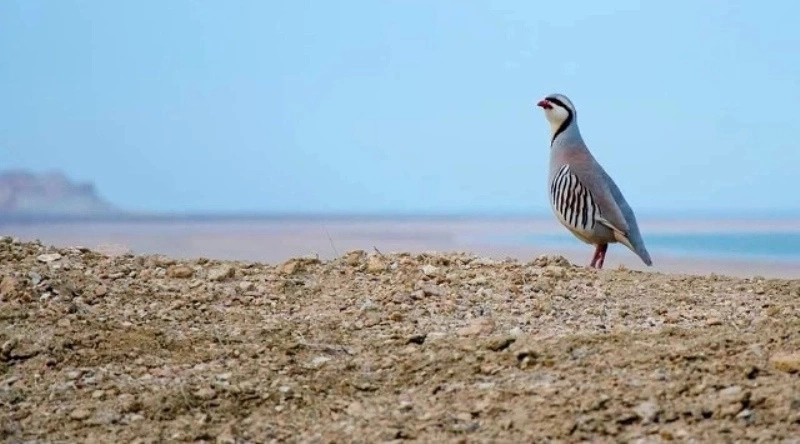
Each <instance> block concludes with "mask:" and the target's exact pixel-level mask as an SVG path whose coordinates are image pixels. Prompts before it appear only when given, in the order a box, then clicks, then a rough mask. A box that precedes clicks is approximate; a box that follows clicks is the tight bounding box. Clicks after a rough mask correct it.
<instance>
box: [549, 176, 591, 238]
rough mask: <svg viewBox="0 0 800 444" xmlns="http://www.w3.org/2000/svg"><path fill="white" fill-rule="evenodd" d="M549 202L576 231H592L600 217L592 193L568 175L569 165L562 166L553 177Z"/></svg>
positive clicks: (576, 178)
mask: <svg viewBox="0 0 800 444" xmlns="http://www.w3.org/2000/svg"><path fill="white" fill-rule="evenodd" d="M550 202H551V203H552V204H553V208H554V209H555V211H557V212H558V214H559V215H560V216H561V218H562V219H564V221H565V222H566V223H567V224H568V225H569V226H570V227H571V228H573V229H576V230H593V229H594V227H595V225H596V224H597V218H598V217H601V215H600V208H599V207H598V206H597V204H596V203H595V200H594V198H593V197H592V193H591V192H590V191H589V189H588V188H586V187H585V186H583V184H581V182H580V181H579V180H578V177H577V176H575V175H574V174H572V173H570V171H569V165H564V166H562V167H561V168H560V169H559V170H558V172H556V174H555V176H553V180H552V182H551V183H550Z"/></svg>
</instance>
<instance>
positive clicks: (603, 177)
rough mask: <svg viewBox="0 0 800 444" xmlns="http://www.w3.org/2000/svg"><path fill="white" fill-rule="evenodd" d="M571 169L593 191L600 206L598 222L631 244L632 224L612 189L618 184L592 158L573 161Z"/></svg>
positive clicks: (616, 236) (624, 242) (615, 235)
mask: <svg viewBox="0 0 800 444" xmlns="http://www.w3.org/2000/svg"><path fill="white" fill-rule="evenodd" d="M569 170H570V172H571V173H573V174H574V175H575V176H577V177H578V180H579V181H580V182H581V184H583V186H585V187H586V188H588V189H589V191H590V192H591V193H592V197H593V198H594V200H595V202H596V203H597V206H598V207H599V208H600V217H598V219H597V220H598V222H600V223H601V224H603V225H605V226H607V227H608V228H610V229H611V230H612V231H613V232H614V237H615V238H616V239H617V240H618V241H620V242H622V243H623V244H629V243H630V242H629V241H628V233H629V232H630V226H629V225H628V221H627V220H626V218H625V215H624V214H623V212H622V209H621V208H620V206H619V204H618V203H617V200H616V199H615V198H614V194H613V193H612V191H611V188H612V187H616V185H614V183H613V181H612V180H611V178H610V177H609V176H608V174H606V172H605V171H604V170H603V168H602V167H601V166H600V165H599V164H598V163H597V162H595V161H594V159H592V158H585V159H575V160H574V161H571V162H570V167H569ZM631 248H633V247H631Z"/></svg>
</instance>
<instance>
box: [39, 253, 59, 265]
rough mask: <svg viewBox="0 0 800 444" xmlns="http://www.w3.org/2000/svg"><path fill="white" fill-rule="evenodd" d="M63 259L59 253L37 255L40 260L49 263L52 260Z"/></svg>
mask: <svg viewBox="0 0 800 444" xmlns="http://www.w3.org/2000/svg"><path fill="white" fill-rule="evenodd" d="M59 259H61V254H59V253H47V254H40V255H38V256H36V260H37V261H39V262H43V263H45V264H49V263H51V262H55V261H57V260H59Z"/></svg>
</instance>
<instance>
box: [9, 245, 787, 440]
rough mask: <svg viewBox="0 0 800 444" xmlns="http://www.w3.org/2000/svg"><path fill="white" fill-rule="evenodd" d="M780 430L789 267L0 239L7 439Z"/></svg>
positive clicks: (781, 434)
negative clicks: (687, 267) (772, 271)
mask: <svg viewBox="0 0 800 444" xmlns="http://www.w3.org/2000/svg"><path fill="white" fill-rule="evenodd" d="M797 436H800V281H797V280H794V281H790V280H778V279H764V278H760V277H753V278H748V279H738V278H728V277H724V276H716V275H711V276H690V275H665V274H659V273H643V272H634V271H628V270H624V269H616V270H602V271H599V272H598V271H595V270H588V269H585V268H583V267H580V266H574V265H572V264H570V263H569V262H567V261H566V260H565V259H564V258H561V257H540V258H536V259H535V260H532V261H530V262H519V261H514V260H506V261H497V260H491V259H485V258H479V257H475V256H472V255H469V254H464V253H441V254H440V253H429V254H415V255H411V254H381V253H378V252H363V251H354V252H347V253H346V254H344V255H342V256H341V257H340V258H338V259H335V260H331V261H320V260H318V259H316V258H313V257H304V258H295V259H292V260H290V261H287V262H285V263H282V264H260V263H245V262H231V261H217V260H213V259H206V258H198V259H196V260H176V259H170V258H167V257H163V256H137V255H133V254H131V253H129V252H124V251H120V252H118V253H117V254H114V255H107V254H104V253H102V252H98V251H90V250H87V249H84V248H66V249H56V248H52V247H49V246H45V245H41V244H39V243H22V242H18V241H15V240H12V239H10V238H0V439H2V440H3V441H10V442H17V441H48V442H52V441H69V442H94V441H99V442H142V443H144V442H161V441H171V442H186V441H191V442H219V443H234V442H383V441H398V440H418V441H423V442H436V441H440V442H473V441H481V442H530V441H537V442H542V441H549V440H553V441H567V442H575V441H582V440H591V441H639V442H661V441H669V440H696V441H697V442H720V441H726V442H727V441H741V440H745V441H762V442H797V441H796V439H797V438H796V437H797ZM792 440H795V441H792Z"/></svg>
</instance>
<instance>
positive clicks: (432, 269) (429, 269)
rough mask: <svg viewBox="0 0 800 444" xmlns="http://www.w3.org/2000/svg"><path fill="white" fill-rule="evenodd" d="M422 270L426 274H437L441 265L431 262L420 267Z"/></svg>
mask: <svg viewBox="0 0 800 444" xmlns="http://www.w3.org/2000/svg"><path fill="white" fill-rule="evenodd" d="M420 270H422V273H423V274H424V275H425V276H435V275H436V274H438V273H439V267H437V266H435V265H431V264H425V265H423V266H422V267H420Z"/></svg>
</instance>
